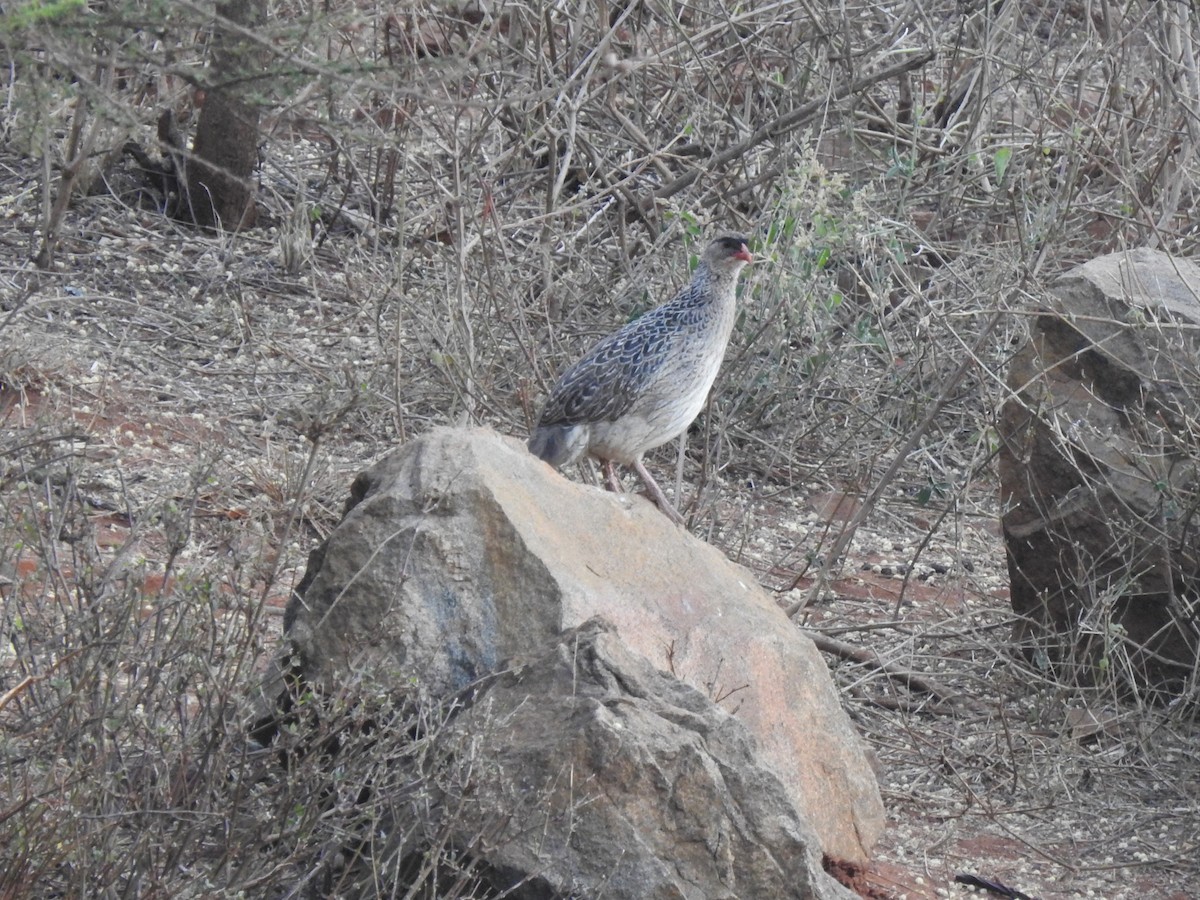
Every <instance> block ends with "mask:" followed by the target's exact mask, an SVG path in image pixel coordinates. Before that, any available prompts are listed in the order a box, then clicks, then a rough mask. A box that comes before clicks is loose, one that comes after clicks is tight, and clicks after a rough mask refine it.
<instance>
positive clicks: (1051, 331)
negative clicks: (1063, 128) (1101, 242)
mask: <svg viewBox="0 0 1200 900" xmlns="http://www.w3.org/2000/svg"><path fill="white" fill-rule="evenodd" d="M1197 292H1200V267H1198V266H1197V265H1195V264H1194V263H1192V262H1190V261H1187V260H1180V259H1172V258H1171V257H1168V256H1167V255H1166V254H1163V253H1159V252H1156V251H1150V250H1137V251H1133V252H1130V253H1115V254H1111V255H1109V256H1105V257H1101V258H1099V259H1096V260H1092V261H1091V262H1088V263H1086V264H1084V265H1082V266H1079V267H1077V268H1075V269H1073V270H1072V271H1070V272H1068V273H1067V274H1066V275H1064V276H1063V277H1062V278H1061V279H1059V280H1058V282H1056V284H1055V285H1054V287H1053V293H1052V296H1051V297H1050V298H1049V300H1048V301H1047V303H1046V305H1045V308H1044V309H1043V311H1042V314H1041V315H1040V316H1039V317H1038V319H1037V321H1036V323H1035V327H1034V329H1033V335H1032V338H1031V340H1030V342H1029V343H1028V344H1027V345H1026V346H1025V347H1023V348H1022V349H1021V350H1020V351H1019V352H1018V354H1017V355H1016V357H1014V359H1013V362H1012V364H1011V366H1010V370H1009V375H1008V384H1009V387H1010V388H1011V390H1012V391H1013V395H1012V398H1011V399H1010V400H1009V401H1008V402H1007V403H1006V404H1005V405H1004V408H1003V410H1002V412H1001V418H1000V437H1001V450H1000V480H1001V490H1002V494H1003V499H1004V505H1005V513H1004V533H1005V544H1006V548H1007V553H1008V564H1009V574H1010V577H1011V580H1012V588H1011V596H1012V606H1013V609H1014V611H1016V612H1017V613H1018V614H1019V615H1020V616H1021V621H1020V624H1019V625H1018V628H1017V633H1016V639H1017V641H1018V642H1019V643H1020V644H1021V645H1022V646H1024V647H1026V648H1027V649H1028V650H1029V651H1030V652H1031V653H1032V654H1033V655H1034V657H1035V658H1036V659H1039V660H1044V661H1049V662H1051V663H1054V664H1058V665H1060V666H1062V667H1063V668H1064V669H1065V668H1066V666H1067V665H1070V666H1071V674H1072V676H1073V677H1081V678H1082V680H1085V681H1087V680H1091V677H1092V676H1093V675H1094V674H1096V673H1105V672H1109V673H1119V674H1120V675H1121V676H1122V677H1123V678H1125V679H1127V682H1128V683H1129V684H1132V685H1135V686H1137V687H1138V688H1141V689H1146V688H1149V689H1167V690H1177V689H1178V688H1179V687H1180V686H1181V685H1182V684H1183V683H1184V682H1185V681H1186V679H1187V678H1188V677H1189V675H1190V674H1191V673H1192V672H1193V671H1194V670H1195V667H1196V662H1197V652H1198V649H1200V647H1198V644H1200V642H1198V640H1197V635H1198V634H1200V628H1198V625H1200V618H1198V615H1197V611H1196V605H1195V603H1196V598H1197V588H1198V586H1200V581H1198V578H1200V545H1198V541H1200V537H1198V534H1200V532H1198V531H1197V528H1196V527H1195V523H1194V521H1193V518H1194V510H1195V509H1196V504H1197V493H1196V490H1197V472H1196V460H1197V459H1198V458H1200V431H1198V430H1197V427H1196V423H1197V422H1198V421H1200V405H1198V403H1197V398H1198V397H1200V393H1198V391H1197V388H1198V387H1200V372H1198V367H1197V366H1198V363H1200V354H1198V353H1197V349H1198V344H1197V339H1196V338H1197V331H1196V329H1197V327H1198V326H1200V300H1198V299H1197Z"/></svg>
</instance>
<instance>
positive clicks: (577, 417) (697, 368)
mask: <svg viewBox="0 0 1200 900" xmlns="http://www.w3.org/2000/svg"><path fill="white" fill-rule="evenodd" d="M753 260H754V256H753V255H752V254H751V252H750V249H749V242H748V240H747V239H746V238H745V237H744V236H742V235H740V234H723V235H721V236H719V237H717V238H716V239H715V240H713V241H712V242H711V243H710V244H709V245H708V247H707V248H706V249H705V251H704V253H703V255H702V256H701V257H700V264H699V265H698V266H697V267H696V271H695V272H694V273H693V275H692V280H691V281H690V282H689V283H688V284H687V285H686V286H684V287H683V288H681V289H680V290H679V292H678V293H677V294H676V295H675V296H674V297H673V298H672V299H671V300H669V301H668V302H666V303H664V304H662V305H661V306H657V307H655V308H654V309H652V310H650V311H649V312H647V313H646V314H645V315H643V316H641V317H639V318H637V319H634V320H633V321H632V322H629V323H628V324H627V325H625V326H624V327H623V328H621V329H619V330H618V331H615V332H613V333H612V334H610V335H608V336H607V337H606V338H604V339H603V340H601V341H600V342H599V343H598V344H596V345H595V346H594V347H592V349H591V350H589V351H588V352H587V353H586V354H584V356H583V357H582V358H581V359H580V360H579V361H578V362H576V363H574V364H573V365H572V366H570V367H569V368H568V369H567V370H566V371H565V372H563V374H562V375H561V376H559V379H558V381H557V382H555V384H554V387H553V388H552V389H551V391H550V396H549V398H548V399H547V400H546V404H545V406H544V407H543V408H542V413H541V416H540V417H539V418H538V422H537V425H536V426H535V427H534V429H533V433H532V434H531V435H530V438H529V444H528V446H529V451H530V452H531V453H532V454H533V455H534V456H536V457H538V458H539V459H542V460H544V461H545V462H547V463H549V464H550V465H551V466H553V467H554V468H556V469H560V468H562V467H563V466H565V465H568V464H569V463H573V462H576V461H578V460H580V459H582V458H583V457H584V456H586V455H590V456H593V457H595V458H597V459H599V460H600V462H601V464H602V467H603V469H604V475H605V479H606V481H607V483H608V486H609V488H610V489H611V490H613V491H618V492H619V491H620V490H621V483H620V481H619V480H618V479H617V475H616V471H615V464H616V463H621V464H623V465H626V466H631V467H632V468H633V470H634V471H635V472H637V474H638V476H639V477H640V478H641V479H642V482H643V483H644V484H645V486H646V491H647V492H648V493H649V495H650V498H651V499H652V500H653V501H654V503H655V504H656V505H657V506H658V507H659V509H661V510H662V511H663V512H664V513H665V514H666V515H667V517H668V518H670V519H671V520H672V521H673V522H675V523H676V524H677V525H682V524H683V517H682V516H681V515H680V514H679V512H678V511H677V510H676V509H675V507H673V506H672V505H671V503H670V502H669V501H668V500H667V498H666V495H664V494H663V492H662V489H661V488H660V487H659V486H658V483H657V482H656V481H655V480H654V478H653V477H652V476H651V475H650V473H649V472H648V471H647V470H646V466H645V464H644V463H643V462H642V456H643V454H645V453H646V451H648V450H652V449H653V448H655V447H658V446H660V445H662V444H665V443H667V441H669V440H671V439H672V438H675V437H678V436H679V435H680V434H682V433H683V431H684V430H685V429H686V428H687V427H688V426H689V425H690V424H691V423H692V420H693V419H695V418H696V416H697V415H699V413H700V410H701V408H702V407H703V406H704V401H705V399H706V398H707V397H708V392H709V389H710V388H711V387H712V385H713V382H714V381H715V380H716V377H717V372H718V370H719V369H720V368H721V360H722V359H723V358H724V356H725V347H726V346H727V345H728V343H729V335H730V333H731V332H732V331H733V322H734V318H735V315H736V312H737V300H736V290H737V281H738V276H739V275H740V274H741V272H742V269H743V268H744V267H745V266H746V264H747V263H750V262H753Z"/></svg>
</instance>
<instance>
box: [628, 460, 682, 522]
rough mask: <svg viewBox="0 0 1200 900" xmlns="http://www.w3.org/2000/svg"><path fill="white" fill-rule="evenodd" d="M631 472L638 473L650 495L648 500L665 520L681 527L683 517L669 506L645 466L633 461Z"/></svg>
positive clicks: (669, 502) (668, 502)
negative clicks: (659, 510) (664, 515)
mask: <svg viewBox="0 0 1200 900" xmlns="http://www.w3.org/2000/svg"><path fill="white" fill-rule="evenodd" d="M633 470H634V471H635V472H637V473H638V476H639V477H640V478H641V479H642V483H643V484H645V485H646V491H647V492H648V493H649V494H650V499H651V500H653V501H654V503H655V505H656V506H658V508H659V509H661V510H662V511H663V512H664V513H665V514H666V516H667V518H668V519H670V520H671V521H672V522H674V523H675V524H676V525H683V524H684V522H683V516H681V515H680V514H679V511H678V510H677V509H675V507H674V506H672V505H671V501H669V500H668V499H667V495H666V494H664V493H663V492H662V488H660V487H659V486H658V482H657V481H655V480H654V479H653V478H652V477H651V475H650V473H649V472H648V471H646V466H645V465H644V464H643V463H642V460H641V459H640V458H638V459H635V460H634V461H633Z"/></svg>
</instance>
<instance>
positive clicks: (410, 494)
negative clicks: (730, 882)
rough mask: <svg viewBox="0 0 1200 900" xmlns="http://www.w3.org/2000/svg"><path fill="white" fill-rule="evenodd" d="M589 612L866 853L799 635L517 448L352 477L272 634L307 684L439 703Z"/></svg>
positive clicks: (824, 842) (424, 441)
mask: <svg viewBox="0 0 1200 900" xmlns="http://www.w3.org/2000/svg"><path fill="white" fill-rule="evenodd" d="M594 616H601V617H603V618H604V619H605V620H607V621H609V622H611V623H612V624H613V626H614V627H615V629H616V634H617V635H619V638H620V641H621V642H623V643H624V644H625V645H627V646H628V647H629V648H630V649H631V650H633V651H635V652H636V653H638V654H640V655H641V656H642V657H644V658H645V659H646V660H647V661H649V663H650V664H651V665H652V666H653V667H655V668H656V669H659V670H662V671H666V672H669V673H671V674H672V675H674V676H675V677H676V678H678V679H679V680H681V681H683V682H685V683H686V684H689V685H691V686H692V687H694V688H696V689H697V690H699V691H700V692H701V693H702V694H704V695H705V696H706V697H709V698H711V699H712V700H713V701H714V702H716V703H717V704H718V705H720V706H721V707H722V708H724V709H726V710H727V711H729V712H731V713H732V714H734V715H736V717H737V718H738V720H739V721H740V722H741V723H742V724H743V725H744V726H745V727H746V728H747V729H748V730H749V733H750V734H751V735H752V736H753V738H754V743H755V745H756V748H757V749H756V759H757V760H758V762H759V763H760V764H761V765H762V766H763V767H764V768H765V769H766V770H767V771H769V772H770V773H772V774H773V775H774V777H775V778H776V779H777V781H778V784H779V790H781V791H782V792H783V798H784V799H785V800H786V801H787V802H788V803H789V804H790V805H791V806H793V807H794V808H795V809H797V810H799V811H800V813H801V814H802V816H803V817H804V819H805V820H806V821H807V822H808V824H809V826H810V827H811V829H812V830H813V832H814V833H815V834H816V836H817V839H818V841H819V844H820V849H821V850H822V851H823V852H825V853H826V854H829V855H830V856H833V857H837V858H841V859H847V860H851V861H863V860H864V859H865V858H866V857H867V855H868V853H869V850H870V848H871V846H872V845H873V843H874V842H875V840H876V838H877V837H878V835H879V833H880V831H881V829H882V827H883V808H882V802H881V800H880V796H879V792H878V787H877V785H876V782H875V777H874V773H873V772H872V769H871V767H870V764H869V762H868V757H867V753H866V751H865V749H864V747H863V745H862V742H861V740H860V738H859V737H858V735H857V734H856V733H855V731H854V728H853V727H852V725H851V723H850V721H849V719H848V717H847V716H846V714H845V712H844V711H843V709H842V707H841V705H840V702H839V699H838V695H837V692H836V690H835V689H834V687H833V684H832V682H831V680H830V678H829V674H828V671H827V669H826V667H825V664H824V662H823V660H822V659H821V657H820V655H819V653H818V652H817V650H816V649H815V648H814V647H813V645H812V643H811V642H810V641H809V640H808V639H806V638H805V637H803V636H802V635H800V634H799V633H798V632H797V630H796V629H795V628H794V626H793V625H792V624H791V623H790V622H789V621H788V619H787V618H786V616H784V614H783V613H782V612H781V611H780V610H779V608H778V607H777V606H776V604H775V602H774V600H773V599H772V598H771V597H770V596H769V595H768V594H766V592H764V591H763V590H762V589H760V588H759V587H758V585H757V584H756V582H755V581H754V578H753V576H752V575H751V574H750V573H749V572H747V571H746V570H744V569H742V568H740V567H738V566H736V565H733V564H732V563H730V562H729V561H728V560H727V559H726V558H725V557H724V556H723V555H722V554H721V553H720V552H719V551H717V550H716V549H714V548H713V547H710V546H708V545H707V544H705V543H704V542H702V541H700V540H698V539H696V538H694V537H692V536H691V535H689V534H687V533H686V532H684V531H682V530H680V529H678V528H677V527H675V526H674V525H672V524H671V523H670V521H668V520H667V518H666V517H665V516H663V515H662V514H661V513H660V512H659V511H658V510H657V509H655V508H654V507H653V506H652V505H651V504H650V503H649V502H647V501H646V500H645V499H644V498H642V497H641V496H640V495H616V494H611V493H607V492H604V491H602V490H599V489H597V488H591V487H586V486H582V485H579V484H575V483H572V482H570V481H568V480H567V479H565V478H563V477H562V476H560V475H559V474H557V473H556V472H554V471H553V470H552V469H551V468H550V467H549V466H547V465H545V464H544V463H542V462H540V461H539V460H537V459H535V458H534V457H532V456H531V455H530V454H529V453H528V452H527V451H526V449H525V447H524V446H523V444H521V443H520V442H518V441H515V440H512V439H510V438H502V437H500V436H498V435H496V434H495V433H494V432H491V431H488V430H485V429H473V430H454V429H449V428H443V429H438V430H435V431H433V432H431V433H430V434H428V435H426V436H425V437H423V438H421V439H420V440H416V441H413V442H411V443H410V444H407V445H405V446H404V447H402V448H400V449H399V450H397V451H395V452H393V453H392V454H390V455H389V456H387V457H385V458H384V459H383V460H381V461H380V462H379V463H377V464H376V465H375V466H373V467H372V468H371V469H369V470H368V471H366V472H364V473H363V474H362V475H360V476H359V477H358V479H357V480H356V481H355V483H354V486H353V489H352V498H351V501H350V503H349V505H348V509H347V512H346V515H345V517H344V519H343V521H342V522H341V524H340V525H339V526H338V527H337V529H336V530H335V531H334V532H333V534H331V535H330V537H329V539H328V540H327V541H326V542H325V543H324V545H322V546H321V547H320V548H319V549H318V550H316V551H314V553H313V556H312V558H311V559H310V561H309V569H308V572H307V574H306V576H305V578H304V580H303V582H302V584H301V585H300V587H299V588H298V590H297V595H296V597H295V599H294V601H293V602H292V604H291V605H290V606H289V608H288V610H287V614H286V616H285V628H286V632H287V637H288V639H289V642H290V645H291V647H292V649H293V659H294V661H295V670H296V671H297V672H298V673H300V674H301V675H302V677H303V679H304V680H305V682H307V683H309V684H311V685H313V686H315V687H317V688H318V689H320V688H321V687H322V686H325V687H327V688H333V687H334V686H335V685H336V684H338V683H339V682H340V681H342V680H343V679H344V678H346V677H349V676H350V675H351V674H352V673H353V672H354V671H356V670H358V671H362V670H363V668H364V667H366V668H369V670H370V671H372V672H373V673H374V675H375V677H376V678H378V677H379V674H380V673H390V677H392V678H394V679H395V682H396V683H397V684H405V685H409V684H412V683H414V682H419V683H420V684H421V685H422V687H423V688H424V689H425V690H427V691H428V692H430V693H431V694H434V695H446V694H449V693H452V692H455V691H460V690H462V689H463V688H465V687H467V686H468V685H471V684H472V683H474V682H476V681H477V680H478V679H480V678H482V677H484V676H486V675H488V674H489V673H492V672H495V671H496V670H497V669H499V668H500V667H501V666H502V665H513V664H519V663H520V661H521V660H523V659H528V658H530V657H531V656H538V655H542V654H544V653H545V652H546V648H548V647H551V646H554V645H555V643H556V642H557V641H558V640H559V637H560V635H561V634H562V633H563V632H564V631H566V630H568V629H571V628H575V627H577V626H579V625H581V624H582V623H583V622H585V621H587V620H589V619H591V618H592V617H594ZM536 700H537V698H536V697H532V698H531V700H530V702H532V703H535V704H536ZM572 752H575V751H572ZM597 752H599V750H597ZM689 752H690V751H689Z"/></svg>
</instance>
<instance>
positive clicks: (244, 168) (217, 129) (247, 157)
mask: <svg viewBox="0 0 1200 900" xmlns="http://www.w3.org/2000/svg"><path fill="white" fill-rule="evenodd" d="M217 14H218V20H217V23H216V26H215V29H214V33H213V65H212V79H211V85H210V87H209V88H208V89H207V91H206V92H205V97H204V104H203V106H202V107H201V108H200V120H199V122H198V123H197V125H196V139H195V141H194V142H193V144H192V158H191V159H190V160H189V162H188V166H187V169H188V172H187V189H186V190H185V191H184V192H183V196H182V197H181V202H180V204H179V210H178V212H177V215H178V217H179V218H182V219H190V220H192V221H194V222H195V223H196V224H197V225H203V226H205V227H208V228H217V227H221V228H226V229H229V230H231V231H237V230H240V229H242V228H249V227H250V226H252V225H253V224H254V221H255V219H256V217H257V214H258V208H257V206H256V205H255V200H254V194H255V187H256V186H255V183H254V180H253V178H252V177H251V176H252V175H253V172H254V167H255V166H256V165H257V164H258V120H259V112H258V105H257V103H256V102H255V98H254V97H253V96H252V93H253V92H254V91H255V88H256V87H260V86H261V84H262V78H261V73H262V65H261V62H260V60H261V56H262V52H261V49H260V48H259V47H258V45H257V44H255V43H254V42H253V41H252V40H250V39H249V38H248V37H246V36H245V34H244V33H243V29H253V28H256V27H258V26H259V25H261V24H262V23H263V22H264V21H265V19H266V0H228V2H224V3H218V4H217ZM239 26H240V27H239Z"/></svg>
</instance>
